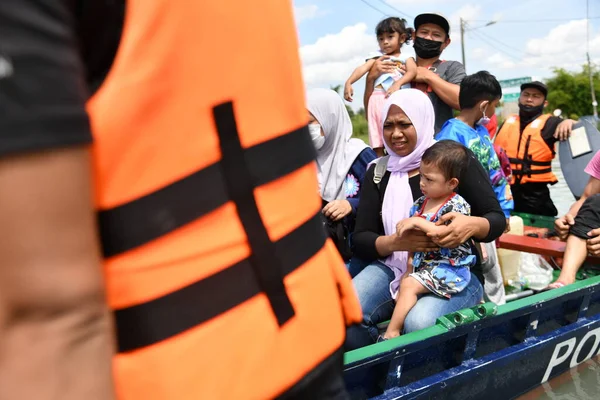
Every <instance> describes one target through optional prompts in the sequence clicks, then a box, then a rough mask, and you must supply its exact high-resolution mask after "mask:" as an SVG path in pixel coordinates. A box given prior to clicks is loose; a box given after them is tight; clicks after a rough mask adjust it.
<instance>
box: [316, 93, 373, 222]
mask: <svg viewBox="0 0 600 400" xmlns="http://www.w3.org/2000/svg"><path fill="white" fill-rule="evenodd" d="M307 108H308V112H309V125H308V127H309V131H310V134H311V138H312V140H313V144H314V146H315V149H316V150H317V166H318V181H319V189H320V192H321V198H322V199H323V201H324V203H327V204H326V205H325V207H324V208H323V213H324V214H325V215H326V216H327V217H328V218H330V219H332V220H334V221H337V220H341V219H342V218H344V217H346V216H347V215H349V214H351V213H352V214H354V215H355V214H356V207H357V206H358V200H359V198H360V188H361V186H362V180H363V177H364V174H365V172H366V168H367V165H368V164H369V163H370V162H371V161H373V160H374V159H375V158H377V156H376V155H375V152H374V151H373V150H372V149H371V148H370V147H368V146H367V145H366V144H365V143H364V142H363V141H362V140H360V139H353V138H352V122H351V121H350V116H349V115H348V111H347V110H346V106H345V105H344V102H343V100H342V98H341V97H340V96H339V94H338V93H337V92H335V91H333V90H330V89H311V90H309V91H308V93H307Z"/></svg>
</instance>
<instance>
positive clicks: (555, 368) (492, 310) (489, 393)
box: [344, 215, 600, 400]
mask: <svg viewBox="0 0 600 400" xmlns="http://www.w3.org/2000/svg"><path fill="white" fill-rule="evenodd" d="M522 217H523V219H524V220H525V221H526V225H527V229H525V232H524V236H517V235H510V234H505V235H503V236H502V237H501V238H500V240H499V245H500V247H504V248H508V249H513V250H520V251H528V252H536V253H538V254H543V255H544V256H546V257H549V258H552V259H553V261H554V262H560V259H559V257H560V256H561V255H562V252H564V242H560V241H556V240H551V238H548V236H551V235H548V233H549V232H550V231H551V229H552V224H553V219H548V218H547V217H539V216H532V215H522ZM588 261H590V262H591V264H590V268H588V269H587V270H585V271H581V273H580V274H578V278H579V279H581V280H578V281H577V282H576V283H574V284H572V285H568V286H565V287H562V288H559V289H554V290H550V291H544V292H539V293H533V292H531V295H530V296H527V297H524V298H518V299H516V300H514V301H511V302H508V303H507V304H505V305H502V306H499V307H498V306H496V305H495V304H493V303H485V304H481V305H478V306H476V307H472V308H469V309H464V310H461V311H457V312H455V313H452V314H449V315H445V316H443V317H441V318H439V319H438V320H437V322H436V324H435V325H434V326H432V327H429V328H427V329H423V330H421V331H417V332H412V333H409V334H406V335H402V336H400V337H398V338H395V339H391V340H387V341H384V342H381V343H376V344H373V345H370V346H366V347H363V348H361V349H357V350H353V351H349V352H346V353H345V355H344V379H345V381H346V385H347V387H348V390H349V392H350V395H351V398H353V399H377V400H384V399H385V400H389V399H461V400H464V399H482V398H485V399H486V400H493V399H502V400H505V399H510V398H515V397H517V396H519V395H521V394H524V393H526V392H528V391H530V390H532V389H534V388H535V387H537V386H539V385H541V384H543V383H544V382H546V381H548V380H549V379H551V378H552V377H554V376H557V375H560V374H562V373H563V372H565V371H567V370H569V369H570V368H573V367H576V366H577V365H579V364H581V363H583V362H585V361H587V360H589V359H590V358H592V357H594V356H596V355H598V354H600V276H594V275H596V274H597V272H596V271H595V269H594V266H595V265H600V260H599V259H597V258H589V259H588ZM556 275H557V274H555V276H556ZM517 297H518V296H517ZM380 328H382V329H384V326H381V327H380Z"/></svg>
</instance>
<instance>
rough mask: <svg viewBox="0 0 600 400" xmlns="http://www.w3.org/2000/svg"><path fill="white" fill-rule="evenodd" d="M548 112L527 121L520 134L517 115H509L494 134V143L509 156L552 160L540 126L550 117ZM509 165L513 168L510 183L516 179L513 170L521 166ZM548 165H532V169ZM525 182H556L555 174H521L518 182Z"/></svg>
mask: <svg viewBox="0 0 600 400" xmlns="http://www.w3.org/2000/svg"><path fill="white" fill-rule="evenodd" d="M550 116H551V115H550V114H544V115H540V116H539V117H538V118H536V119H535V120H533V121H532V122H530V123H529V125H527V126H526V127H525V129H524V130H523V134H522V135H521V134H520V122H519V116H518V115H512V116H510V117H509V118H508V119H507V120H506V121H505V122H504V125H503V126H502V129H501V130H500V131H499V132H498V134H497V135H496V139H495V141H494V143H495V144H497V145H498V146H500V147H502V148H503V149H504V150H505V151H506V154H507V155H508V157H509V158H517V159H519V160H524V159H526V158H527V159H529V158H531V159H532V160H533V161H538V162H552V159H553V158H554V154H553V152H552V151H550V149H549V148H548V145H547V144H546V142H545V141H544V138H542V128H544V126H545V125H546V121H547V120H548V118H550ZM519 136H520V140H519ZM528 141H529V151H528V153H527V154H525V148H526V147H527V142H528ZM510 167H511V168H512V170H513V175H512V178H511V182H510V184H511V185H512V184H514V183H515V181H516V176H515V171H519V170H521V169H522V168H523V166H522V165H519V164H515V163H512V162H511V164H510ZM546 168H548V166H538V165H532V166H531V169H532V171H536V170H542V169H546ZM527 182H548V183H554V182H557V179H556V176H555V175H554V174H553V173H552V172H546V173H543V174H532V175H531V176H527V175H522V178H521V180H520V183H527Z"/></svg>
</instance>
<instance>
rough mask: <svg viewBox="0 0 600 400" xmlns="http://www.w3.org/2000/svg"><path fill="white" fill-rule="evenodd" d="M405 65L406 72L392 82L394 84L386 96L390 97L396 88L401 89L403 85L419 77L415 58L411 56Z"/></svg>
mask: <svg viewBox="0 0 600 400" xmlns="http://www.w3.org/2000/svg"><path fill="white" fill-rule="evenodd" d="M404 66H405V70H406V71H405V72H404V75H402V77H401V78H400V79H398V80H397V81H396V82H394V83H393V84H392V86H391V87H390V88H389V89H388V91H387V93H386V95H385V97H390V95H391V94H392V93H394V92H395V91H396V90H400V88H401V87H402V86H404V85H406V84H407V83H410V82H412V81H413V80H414V79H415V78H416V77H417V63H416V62H415V59H414V58H412V57H409V58H408V59H407V60H406V62H405V63H404Z"/></svg>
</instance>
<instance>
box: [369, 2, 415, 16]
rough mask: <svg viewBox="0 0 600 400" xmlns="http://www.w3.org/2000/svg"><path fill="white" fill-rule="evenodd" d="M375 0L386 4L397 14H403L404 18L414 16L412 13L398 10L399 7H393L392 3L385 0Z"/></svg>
mask: <svg viewBox="0 0 600 400" xmlns="http://www.w3.org/2000/svg"><path fill="white" fill-rule="evenodd" d="M377 1H379V2H380V3H383V4H385V5H386V6H388V7H389V8H391V9H392V10H394V11H396V12H397V13H398V14H402V15H404V16H405V17H406V18H409V19H413V18H414V17H413V16H412V15H408V14H407V13H405V12H402V11H400V10H399V9H397V8H396V7H394V6H393V5H391V4H390V3H388V2H387V1H385V0H377Z"/></svg>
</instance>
